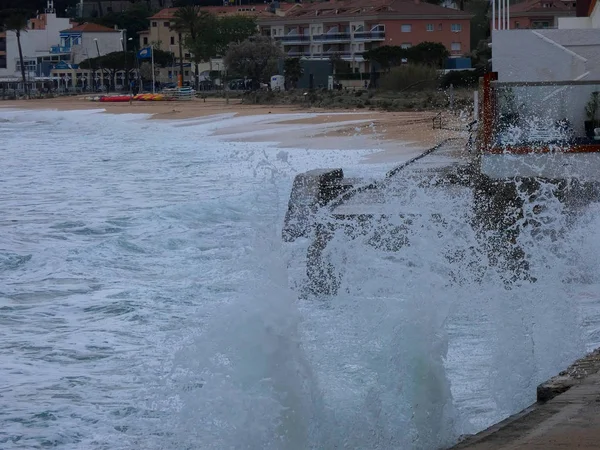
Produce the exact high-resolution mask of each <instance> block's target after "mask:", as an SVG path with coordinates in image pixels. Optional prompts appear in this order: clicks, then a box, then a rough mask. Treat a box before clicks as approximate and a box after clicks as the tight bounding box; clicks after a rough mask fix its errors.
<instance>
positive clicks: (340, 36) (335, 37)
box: [313, 33, 350, 42]
mask: <svg viewBox="0 0 600 450" xmlns="http://www.w3.org/2000/svg"><path fill="white" fill-rule="evenodd" d="M349 40H350V33H330V34H318V35H315V36H313V41H315V42H346V41H349Z"/></svg>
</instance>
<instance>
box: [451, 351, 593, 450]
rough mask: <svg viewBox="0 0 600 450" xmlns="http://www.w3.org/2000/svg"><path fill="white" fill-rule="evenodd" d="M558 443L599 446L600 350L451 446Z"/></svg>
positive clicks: (506, 448)
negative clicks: (529, 400)
mask: <svg viewBox="0 0 600 450" xmlns="http://www.w3.org/2000/svg"><path fill="white" fill-rule="evenodd" d="M559 448H560V449H570V448H577V449H586V450H587V449H590V450H591V449H599V448H600V349H596V350H594V351H593V352H591V353H589V354H588V355H586V356H584V357H583V358H581V359H579V360H577V361H575V363H573V364H572V365H571V366H569V367H568V368H567V370H564V371H562V372H561V373H559V374H558V375H556V376H555V377H553V378H551V379H549V380H548V381H546V382H544V383H542V384H540V385H539V386H538V387H537V401H536V403H534V404H533V405H531V406H530V407H528V408H526V409H525V410H523V411H521V412H519V413H517V414H514V415H512V416H510V417H508V418H507V419H505V420H503V421H502V422H499V423H497V424H495V425H493V426H491V427H490V428H488V429H486V430H484V431H481V432H480V433H477V434H475V435H472V436H469V437H468V438H466V439H464V440H463V441H461V442H460V443H459V444H457V445H456V446H454V447H452V450H455V449H456V450H458V449H471V450H474V449H477V450H487V449H502V450H516V449H540V450H541V449H547V450H552V449H559Z"/></svg>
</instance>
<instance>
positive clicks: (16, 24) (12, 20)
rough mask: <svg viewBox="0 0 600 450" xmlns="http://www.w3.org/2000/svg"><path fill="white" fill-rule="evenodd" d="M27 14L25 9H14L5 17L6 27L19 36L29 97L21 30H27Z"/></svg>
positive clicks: (22, 66) (18, 42)
mask: <svg viewBox="0 0 600 450" xmlns="http://www.w3.org/2000/svg"><path fill="white" fill-rule="evenodd" d="M27 19H28V18H27V14H26V13H25V12H24V11H18V10H15V11H12V12H11V13H10V14H8V15H7V16H6V18H5V19H4V29H6V30H8V31H14V32H15V34H16V36H17V46H18V47H19V61H20V63H21V77H22V78H23V87H24V88H25V94H26V95H27V97H28V98H29V89H28V87H27V80H26V78H25V63H24V62H23V50H22V49H21V31H25V32H26V31H27Z"/></svg>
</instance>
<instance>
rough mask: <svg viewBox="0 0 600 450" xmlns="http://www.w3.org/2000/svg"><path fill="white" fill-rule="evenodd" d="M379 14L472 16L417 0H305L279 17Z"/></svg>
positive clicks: (311, 17) (378, 15)
mask: <svg viewBox="0 0 600 450" xmlns="http://www.w3.org/2000/svg"><path fill="white" fill-rule="evenodd" d="M365 15H370V16H377V17H381V18H385V17H386V16H413V17H414V16H428V17H431V16H436V17H458V16H464V17H471V14H469V13H467V12H465V11H459V10H457V9H452V8H445V7H443V6H438V5H434V4H431V3H426V2H424V1H418V0H417V1H415V0H331V1H328V2H322V3H303V4H302V8H298V9H292V10H290V11H288V12H287V13H286V14H285V16H283V17H276V19H277V20H280V21H285V20H290V19H302V18H306V19H307V20H309V19H310V20H315V17H317V18H318V17H340V18H342V17H360V16H365Z"/></svg>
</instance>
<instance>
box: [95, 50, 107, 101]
mask: <svg viewBox="0 0 600 450" xmlns="http://www.w3.org/2000/svg"><path fill="white" fill-rule="evenodd" d="M94 42H95V43H96V51H97V52H98V65H99V66H100V79H101V80H102V87H104V69H103V68H102V64H101V63H100V48H99V47H98V39H97V38H94ZM106 93H107V94H108V91H107V92H106Z"/></svg>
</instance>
